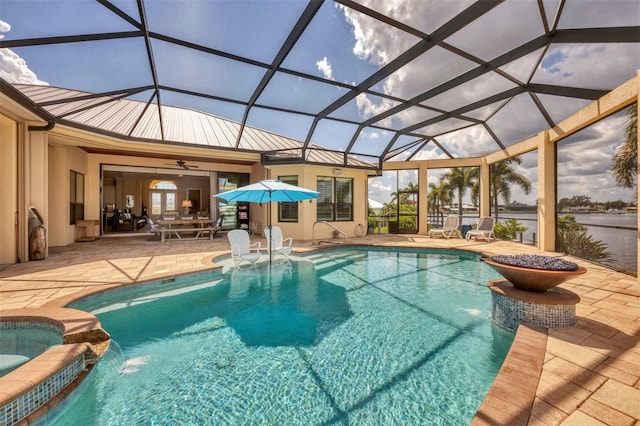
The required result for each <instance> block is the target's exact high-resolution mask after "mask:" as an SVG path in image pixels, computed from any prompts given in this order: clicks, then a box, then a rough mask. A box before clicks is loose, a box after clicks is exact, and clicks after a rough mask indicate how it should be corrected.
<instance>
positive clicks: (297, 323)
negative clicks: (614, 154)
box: [54, 248, 513, 426]
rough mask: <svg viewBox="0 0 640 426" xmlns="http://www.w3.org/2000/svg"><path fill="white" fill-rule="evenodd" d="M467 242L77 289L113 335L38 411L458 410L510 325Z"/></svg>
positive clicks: (286, 420)
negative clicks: (72, 393) (502, 322)
mask: <svg viewBox="0 0 640 426" xmlns="http://www.w3.org/2000/svg"><path fill="white" fill-rule="evenodd" d="M477 258H478V257H477V256H476V255H474V254H469V253H466V252H455V251H447V252H443V251H437V252H436V251H410V250H391V249H388V248H385V249H384V250H378V249H371V248H366V249H364V248H363V249H358V248H348V249H336V250H326V251H322V252H316V253H314V254H312V255H310V256H306V257H301V258H297V259H296V260H295V261H294V260H292V261H291V262H287V261H282V260H278V261H277V263H276V264H274V265H272V267H271V268H269V266H268V265H266V264H262V265H260V266H259V268H257V269H252V268H248V269H244V270H241V271H236V270H230V271H227V272H224V273H223V272H214V273H207V274H199V275H194V276H190V277H187V278H179V279H177V280H176V281H175V282H173V283H167V282H165V283H154V284H151V285H145V286H142V287H138V288H136V289H127V290H119V291H117V292H113V293H108V294H105V295H102V296H99V297H97V298H92V299H89V300H85V301H82V302H80V303H77V304H75V305H74V307H76V308H80V309H85V310H89V311H92V312H94V313H95V314H96V315H97V316H98V318H99V319H100V321H101V322H102V325H103V327H104V328H105V329H106V330H107V331H108V332H109V333H110V334H111V336H112V338H113V340H114V344H112V348H111V349H110V350H109V352H108V353H107V355H106V356H105V359H103V360H102V361H101V362H100V363H99V364H98V366H97V368H96V369H95V370H94V372H93V373H92V375H91V377H90V381H89V382H88V384H87V385H86V386H84V388H83V390H82V392H81V395H80V396H79V397H78V399H77V400H76V401H75V402H74V403H73V404H71V406H70V407H69V408H68V409H67V410H66V411H65V412H63V413H62V414H61V415H60V416H59V417H58V418H57V420H56V421H55V422H54V424H58V425H66V424H99V425H109V424H113V425H123V424H127V425H133V424H224V425H228V424H239V425H240V424H241V425H245V424H276V425H305V426H306V425H322V424H358V425H380V424H407V425H408V424H410V425H416V424H460V425H462V424H468V423H469V421H470V420H471V418H472V417H473V415H474V414H475V412H476V410H477V408H478V406H479V404H480V403H481V401H482V400H483V398H484V396H485V394H486V392H487V390H488V389H489V387H490V385H491V383H492V381H493V379H494V378H495V375H496V374H497V372H498V370H499V368H500V366H501V364H502V362H503V360H504V357H505V355H506V353H507V351H508V349H509V346H510V345H511V342H512V340H513V335H512V334H510V333H508V332H506V331H504V330H502V329H500V328H499V327H497V326H496V325H494V324H493V323H492V322H491V320H490V318H489V315H490V303H491V296H490V291H489V290H488V289H487V287H486V282H487V281H488V280H489V279H493V278H497V277H498V276H497V275H496V273H495V272H494V271H493V270H491V269H490V268H488V267H487V266H486V265H484V264H483V263H482V262H478V261H477Z"/></svg>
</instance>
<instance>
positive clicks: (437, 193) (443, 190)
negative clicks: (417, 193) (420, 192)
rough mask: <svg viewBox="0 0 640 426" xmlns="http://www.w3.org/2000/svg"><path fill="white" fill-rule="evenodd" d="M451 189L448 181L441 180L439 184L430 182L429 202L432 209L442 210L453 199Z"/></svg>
mask: <svg viewBox="0 0 640 426" xmlns="http://www.w3.org/2000/svg"><path fill="white" fill-rule="evenodd" d="M450 193H451V191H450V189H449V184H448V183H447V182H443V181H441V182H440V183H439V184H438V185H436V184H433V183H430V184H429V194H427V202H428V203H429V209H430V210H431V211H434V210H435V211H440V210H441V209H442V207H444V205H445V204H447V203H449V202H450V201H451V198H450Z"/></svg>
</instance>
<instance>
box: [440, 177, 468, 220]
mask: <svg viewBox="0 0 640 426" xmlns="http://www.w3.org/2000/svg"><path fill="white" fill-rule="evenodd" d="M472 175H473V170H472V169H471V168H469V167H454V168H452V169H451V171H449V172H448V173H445V174H443V175H442V177H441V179H442V180H445V181H447V182H448V183H449V187H450V188H451V191H452V192H453V191H454V190H456V191H457V192H458V194H457V195H458V216H462V197H463V196H464V193H465V192H466V191H467V188H469V187H471V186H472V185H473V181H472Z"/></svg>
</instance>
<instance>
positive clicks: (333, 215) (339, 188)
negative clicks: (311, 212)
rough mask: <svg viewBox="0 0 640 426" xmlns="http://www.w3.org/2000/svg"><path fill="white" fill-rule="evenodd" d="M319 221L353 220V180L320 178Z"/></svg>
mask: <svg viewBox="0 0 640 426" xmlns="http://www.w3.org/2000/svg"><path fill="white" fill-rule="evenodd" d="M317 186H318V192H319V193H320V196H319V197H318V211H317V220H326V221H351V220H353V208H352V206H353V179H350V178H333V177H326V176H318V181H317Z"/></svg>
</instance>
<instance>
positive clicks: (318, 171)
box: [252, 165, 368, 240]
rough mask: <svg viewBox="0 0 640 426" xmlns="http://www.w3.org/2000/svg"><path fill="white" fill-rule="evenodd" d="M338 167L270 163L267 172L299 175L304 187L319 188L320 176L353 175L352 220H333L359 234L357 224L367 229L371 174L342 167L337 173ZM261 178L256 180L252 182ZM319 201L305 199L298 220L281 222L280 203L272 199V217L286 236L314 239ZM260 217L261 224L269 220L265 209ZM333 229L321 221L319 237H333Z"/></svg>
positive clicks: (349, 233)
mask: <svg viewBox="0 0 640 426" xmlns="http://www.w3.org/2000/svg"><path fill="white" fill-rule="evenodd" d="M334 169H335V167H326V166H310V165H304V166H271V167H270V169H269V173H268V176H269V178H271V179H277V178H278V177H279V176H290V175H297V176H298V186H301V187H303V188H307V189H312V190H314V191H315V190H316V189H317V179H318V176H329V177H341V178H352V179H353V220H352V221H348V222H344V221H340V222H330V223H331V225H333V226H334V227H336V228H338V229H339V230H341V231H342V232H344V233H345V234H347V236H348V237H349V238H353V237H355V236H356V227H357V226H358V225H359V224H360V225H362V228H361V229H362V232H364V233H366V231H367V206H368V203H367V198H368V195H367V183H368V182H367V178H368V174H367V172H366V171H363V170H356V169H346V168H340V170H341V171H342V174H340V175H337V174H335V173H334ZM257 180H259V179H256V180H253V178H252V182H254V181H257ZM316 208H317V203H316V201H315V200H312V201H302V202H300V203H299V204H298V217H299V219H300V220H299V221H298V223H288V222H282V223H280V222H278V206H277V203H273V205H272V206H271V218H272V224H273V225H278V226H280V227H281V228H282V232H283V234H284V236H285V237H293V238H294V239H299V240H311V239H312V238H313V237H314V235H313V228H314V226H313V224H314V222H316V217H317V214H316V213H317V212H316ZM259 217H260V219H261V223H262V227H263V228H264V227H265V226H266V224H267V220H266V209H265V210H264V213H263V215H262V216H259ZM332 233H333V229H332V228H330V227H329V226H327V225H323V224H318V225H316V227H315V238H316V239H331V238H332Z"/></svg>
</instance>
